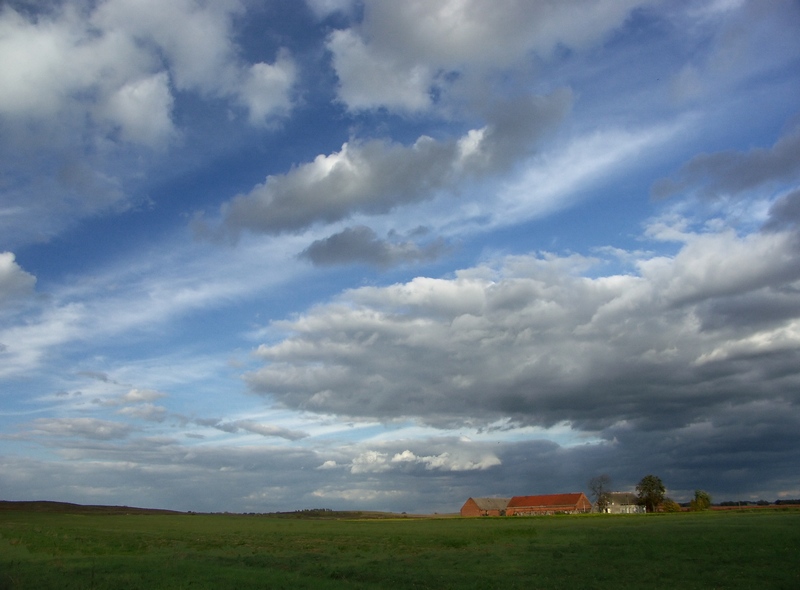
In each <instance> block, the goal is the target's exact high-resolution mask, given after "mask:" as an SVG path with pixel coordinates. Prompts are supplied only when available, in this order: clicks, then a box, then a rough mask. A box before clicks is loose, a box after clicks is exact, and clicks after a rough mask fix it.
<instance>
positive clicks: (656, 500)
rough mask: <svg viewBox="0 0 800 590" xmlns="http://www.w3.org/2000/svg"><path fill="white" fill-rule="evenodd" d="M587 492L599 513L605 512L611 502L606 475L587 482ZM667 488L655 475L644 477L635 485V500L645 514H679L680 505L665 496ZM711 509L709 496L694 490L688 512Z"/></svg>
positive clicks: (609, 482) (609, 480) (609, 485)
mask: <svg viewBox="0 0 800 590" xmlns="http://www.w3.org/2000/svg"><path fill="white" fill-rule="evenodd" d="M589 491H590V493H591V495H592V498H593V499H594V505H595V506H596V507H597V510H598V511H599V512H605V511H606V509H607V508H608V506H609V504H610V501H611V493H612V492H611V478H610V477H609V476H608V475H607V474H602V475H598V476H596V477H593V478H592V479H590V480H589ZM666 493H667V488H666V487H665V486H664V482H663V481H661V478H660V477H658V476H657V475H652V474H648V475H645V476H644V477H643V478H642V479H641V480H640V481H639V483H637V484H636V500H637V503H638V504H639V506H644V509H645V512H656V511H659V510H660V511H663V512H679V511H680V510H682V507H681V505H680V504H678V503H677V502H675V501H674V500H672V499H671V498H668V497H667V496H666ZM710 507H711V495H710V494H709V493H708V492H706V491H704V490H695V492H694V498H693V499H692V500H691V501H690V502H689V510H693V511H700V510H708V509H709V508H710Z"/></svg>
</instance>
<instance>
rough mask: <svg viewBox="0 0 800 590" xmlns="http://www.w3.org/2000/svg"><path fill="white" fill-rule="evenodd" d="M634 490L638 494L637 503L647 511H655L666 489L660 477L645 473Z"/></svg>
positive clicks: (662, 499)
mask: <svg viewBox="0 0 800 590" xmlns="http://www.w3.org/2000/svg"><path fill="white" fill-rule="evenodd" d="M636 492H637V493H638V494H639V504H640V505H642V506H644V508H645V510H646V511H647V512H655V511H656V508H657V507H658V506H659V505H660V504H661V503H662V502H663V501H664V494H665V493H666V492H667V489H666V488H665V487H664V484H663V483H662V481H661V478H660V477H657V476H655V475H645V476H644V477H643V478H642V481H640V482H639V483H638V484H636Z"/></svg>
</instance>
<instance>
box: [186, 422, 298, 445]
mask: <svg viewBox="0 0 800 590" xmlns="http://www.w3.org/2000/svg"><path fill="white" fill-rule="evenodd" d="M186 422H187V423H188V422H191V423H193V424H197V425H198V426H210V427H211V428H216V429H217V430H221V431H222V432H228V433H231V434H233V433H236V432H242V431H244V432H251V433H253V434H260V435H261V436H267V437H271V436H274V437H278V438H285V439H287V440H300V439H301V438H305V437H307V436H308V434H307V433H305V432H301V431H299V430H290V429H289V428H284V427H282V426H274V425H272V424H261V423H260V422H256V421H255V420H230V421H228V422H225V421H223V420H218V419H215V418H197V419H194V420H190V419H186Z"/></svg>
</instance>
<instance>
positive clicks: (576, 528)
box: [0, 510, 800, 590]
mask: <svg viewBox="0 0 800 590" xmlns="http://www.w3.org/2000/svg"><path fill="white" fill-rule="evenodd" d="M798 549H800V511H797V510H770V511H743V512H737V511H731V512H722V513H720V512H706V513H680V514H659V515H637V516H607V515H589V516H549V517H533V518H477V519H461V518H440V519H435V518H420V519H416V518H398V519H369V520H337V519H317V520H314V519H290V518H274V517H265V516H239V515H184V514H177V515H174V514H136V515H124V514H92V513H87V514H64V513H58V512H26V511H13V510H7V511H0V589H6V588H14V589H22V588H25V589H31V590H33V589H36V590H42V589H47V588H58V589H65V588H113V589H115V590H116V589H127V588H142V589H148V590H149V589H153V588H192V589H194V588H214V589H218V588H237V589H244V588H292V589H294V588H458V589H461V588H481V589H485V588H503V589H507V588H559V589H561V588H615V589H616V588H681V589H688V588H747V589H748V590H750V589H753V588H786V589H787V590H788V589H791V590H795V589H796V588H800V556H799V555H798Z"/></svg>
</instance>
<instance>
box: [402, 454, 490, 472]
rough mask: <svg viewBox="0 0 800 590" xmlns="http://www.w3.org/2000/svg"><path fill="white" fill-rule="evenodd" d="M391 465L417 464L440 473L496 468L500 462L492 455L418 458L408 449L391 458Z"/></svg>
mask: <svg viewBox="0 0 800 590" xmlns="http://www.w3.org/2000/svg"><path fill="white" fill-rule="evenodd" d="M392 463H412V464H413V463H418V464H422V465H425V469H429V470H437V469H438V470H440V471H474V470H484V469H489V468H490V467H496V466H497V465H500V464H501V463H502V462H501V461H500V459H498V458H497V457H496V456H495V455H493V454H487V455H484V456H482V457H479V458H468V457H454V456H451V454H450V453H447V452H445V453H442V454H441V455H430V456H425V457H418V456H417V455H415V454H414V453H412V452H411V451H409V450H408V449H406V450H405V451H403V452H402V453H397V454H395V455H394V457H392Z"/></svg>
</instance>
